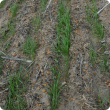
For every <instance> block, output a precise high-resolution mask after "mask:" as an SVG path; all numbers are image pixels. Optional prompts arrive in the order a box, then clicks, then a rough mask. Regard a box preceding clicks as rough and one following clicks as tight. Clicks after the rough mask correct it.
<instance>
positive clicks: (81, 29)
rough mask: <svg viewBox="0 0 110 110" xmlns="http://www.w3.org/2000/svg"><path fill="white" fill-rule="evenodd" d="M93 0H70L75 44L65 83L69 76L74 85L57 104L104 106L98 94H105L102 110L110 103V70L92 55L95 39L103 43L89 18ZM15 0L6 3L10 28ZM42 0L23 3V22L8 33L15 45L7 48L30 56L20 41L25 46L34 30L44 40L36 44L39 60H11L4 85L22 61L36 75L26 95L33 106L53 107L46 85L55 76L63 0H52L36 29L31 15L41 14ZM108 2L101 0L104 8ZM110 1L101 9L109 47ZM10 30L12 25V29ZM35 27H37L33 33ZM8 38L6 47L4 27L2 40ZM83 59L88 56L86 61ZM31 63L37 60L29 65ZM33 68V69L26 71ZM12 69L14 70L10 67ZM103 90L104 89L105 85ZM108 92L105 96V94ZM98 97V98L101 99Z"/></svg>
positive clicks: (0, 21)
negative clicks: (53, 67)
mask: <svg viewBox="0 0 110 110" xmlns="http://www.w3.org/2000/svg"><path fill="white" fill-rule="evenodd" d="M90 1H91V0H86V1H85V0H70V1H69V3H68V4H67V6H69V9H70V16H71V18H70V20H71V27H72V28H71V36H70V37H71V48H70V56H71V59H70V67H69V71H68V74H69V79H66V80H60V81H61V83H64V82H66V85H65V86H69V87H67V88H66V89H64V90H63V91H62V93H61V94H60V98H61V99H62V100H61V102H60V105H59V107H58V109H57V110H99V107H98V105H99V104H100V103H99V100H98V96H99V95H100V96H101V102H103V101H104V106H103V107H102V108H101V110H106V109H107V108H108V107H109V106H110V104H109V103H108V102H107V101H105V98H107V99H109V91H110V87H109V83H110V81H109V78H110V76H109V73H103V74H100V67H99V66H98V65H97V64H95V66H93V65H92V63H91V62H90V56H89V49H88V48H89V47H91V39H92V40H93V41H94V45H95V48H97V49H100V47H98V45H97V39H96V38H93V36H92V35H91V31H92V30H91V29H90V28H89V23H88V22H87V20H86V12H85V7H86V5H87V3H89V2H90ZM13 2H14V0H8V1H7V2H6V4H5V6H4V7H3V8H2V9H0V30H4V29H5V27H6V24H7V22H8V20H9V16H10V13H9V6H10V4H11V3H13ZM39 4H40V0H34V1H33V0H26V1H25V2H23V3H22V4H21V5H20V4H19V11H18V13H17V15H16V17H15V18H14V19H15V21H17V20H18V22H17V23H16V25H15V29H16V33H15V35H14V36H8V40H7V41H9V42H10V47H9V49H7V50H6V51H5V54H7V55H8V56H10V57H13V56H15V57H16V58H21V59H24V58H27V59H29V60H30V58H31V57H30V56H28V55H26V54H25V53H23V51H22V50H20V49H19V47H21V46H23V44H24V42H25V41H26V40H27V38H28V36H29V35H31V38H32V39H34V40H37V41H39V47H38V48H37V49H36V56H35V60H34V62H33V63H32V64H31V63H25V62H21V61H14V60H11V61H10V60H6V59H4V65H3V70H2V74H1V77H0V91H2V90H4V89H5V88H7V86H8V80H9V75H13V74H14V73H15V72H17V71H18V70H19V69H18V68H19V67H20V65H22V71H23V72H22V73H23V74H26V75H27V74H28V75H29V76H30V82H29V83H28V84H27V86H26V88H27V91H26V93H25V94H23V97H24V98H25V99H26V102H27V110H48V109H49V108H50V104H49V99H50V96H49V95H48V94H47V91H46V89H45V87H44V85H45V84H46V86H47V87H49V84H50V83H51V82H52V71H51V69H50V65H52V64H53V63H54V53H53V52H54V48H53V44H54V42H55V41H56V39H57V33H56V24H57V23H58V18H57V17H58V14H57V11H58V8H57V7H58V6H59V4H58V1H57V0H56V1H55V0H52V3H51V4H50V6H49V8H48V9H47V10H46V13H45V15H44V16H43V15H42V21H41V27H40V29H39V30H38V31H36V32H33V27H32V24H31V22H30V21H31V19H32V18H34V16H35V15H37V16H38V15H39ZM47 4H48V3H47ZM105 4H106V1H105V0H97V2H96V5H97V7H98V9H101V8H102V7H103V6H104V5H105ZM109 9H110V6H107V7H106V8H105V9H104V10H103V12H102V13H100V15H99V19H100V20H101V22H102V23H103V24H104V28H105V30H106V35H105V37H104V39H103V40H106V43H107V44H106V45H107V47H108V48H107V51H109V43H110V38H109V33H110V28H109V23H110V21H109V20H110V13H109ZM6 31H8V30H6ZM30 31H32V33H30ZM1 39H2V40H3V45H1V44H0V50H1V51H3V48H4V47H5V46H6V42H7V41H5V40H4V39H3V36H2V34H1V33H0V40H1ZM81 61H82V62H81ZM30 64H31V66H29V65H30ZM28 66H29V68H28V71H27V73H24V71H25V69H26V68H27V67H28ZM9 70H11V71H9ZM38 72H40V74H41V75H40V77H39V78H38V79H36V75H37V73H38ZM99 90H100V91H99ZM7 96H8V91H6V92H3V93H1V94H0V106H1V107H2V108H4V107H5V102H6V98H7ZM104 97H105V98H104ZM97 100H98V101H97Z"/></svg>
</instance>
